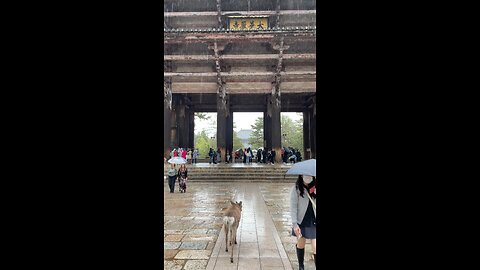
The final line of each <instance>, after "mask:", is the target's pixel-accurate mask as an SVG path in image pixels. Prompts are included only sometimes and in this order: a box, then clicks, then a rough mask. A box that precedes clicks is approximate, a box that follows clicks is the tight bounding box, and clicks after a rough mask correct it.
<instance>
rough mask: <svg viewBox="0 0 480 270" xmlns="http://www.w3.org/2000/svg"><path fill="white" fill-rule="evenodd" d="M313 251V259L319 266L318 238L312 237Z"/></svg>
mask: <svg viewBox="0 0 480 270" xmlns="http://www.w3.org/2000/svg"><path fill="white" fill-rule="evenodd" d="M312 251H313V260H314V262H315V266H317V260H318V259H317V239H312Z"/></svg>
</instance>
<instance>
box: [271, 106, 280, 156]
mask: <svg viewBox="0 0 480 270" xmlns="http://www.w3.org/2000/svg"><path fill="white" fill-rule="evenodd" d="M280 106H281V105H280V104H278V105H277V104H276V103H275V102H272V125H271V130H272V131H271V132H272V150H274V151H275V163H277V164H281V163H282V128H281V123H282V121H281V115H280Z"/></svg>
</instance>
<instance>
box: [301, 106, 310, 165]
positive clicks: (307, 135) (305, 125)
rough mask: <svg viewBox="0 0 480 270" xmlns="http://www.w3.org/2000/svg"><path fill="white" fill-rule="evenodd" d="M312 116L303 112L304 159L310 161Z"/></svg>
mask: <svg viewBox="0 0 480 270" xmlns="http://www.w3.org/2000/svg"><path fill="white" fill-rule="evenodd" d="M309 149H311V144H310V114H309V113H308V111H303V159H310V151H308V150H309Z"/></svg>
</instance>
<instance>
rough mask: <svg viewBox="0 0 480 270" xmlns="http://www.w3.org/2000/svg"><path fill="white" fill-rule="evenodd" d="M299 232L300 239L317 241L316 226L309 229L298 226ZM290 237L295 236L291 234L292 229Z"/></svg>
mask: <svg viewBox="0 0 480 270" xmlns="http://www.w3.org/2000/svg"><path fill="white" fill-rule="evenodd" d="M300 230H301V231H302V237H305V239H317V227H316V226H310V227H302V226H300ZM292 236H296V235H295V233H294V232H293V228H292Z"/></svg>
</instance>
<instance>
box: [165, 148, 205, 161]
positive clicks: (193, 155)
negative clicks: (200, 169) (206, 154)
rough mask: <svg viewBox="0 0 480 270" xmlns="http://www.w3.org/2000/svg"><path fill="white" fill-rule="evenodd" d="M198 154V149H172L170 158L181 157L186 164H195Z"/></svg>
mask: <svg viewBox="0 0 480 270" xmlns="http://www.w3.org/2000/svg"><path fill="white" fill-rule="evenodd" d="M198 156H199V152H198V149H194V150H192V149H190V148H188V149H185V148H180V147H179V148H174V149H173V150H172V152H170V158H173V157H182V158H184V159H185V160H187V163H188V164H196V163H197V160H198Z"/></svg>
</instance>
